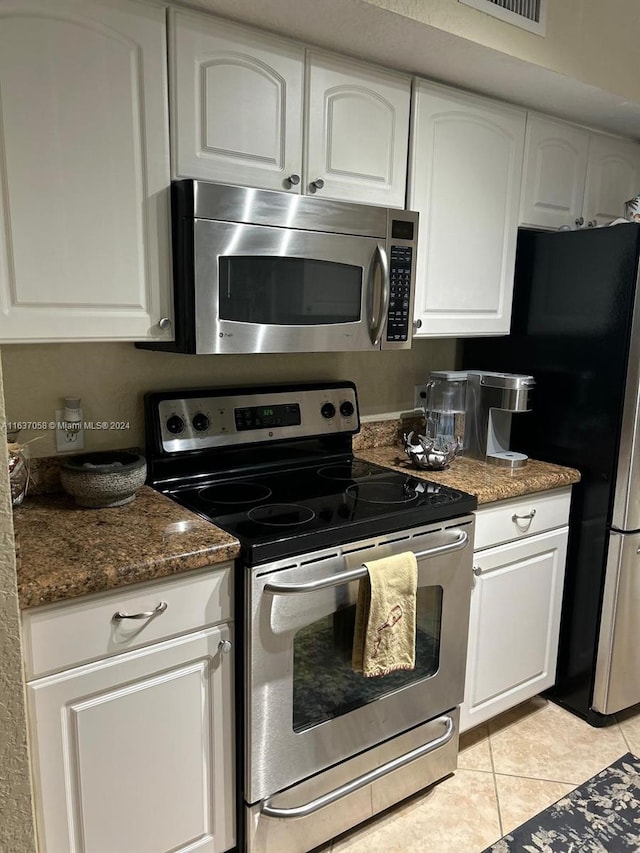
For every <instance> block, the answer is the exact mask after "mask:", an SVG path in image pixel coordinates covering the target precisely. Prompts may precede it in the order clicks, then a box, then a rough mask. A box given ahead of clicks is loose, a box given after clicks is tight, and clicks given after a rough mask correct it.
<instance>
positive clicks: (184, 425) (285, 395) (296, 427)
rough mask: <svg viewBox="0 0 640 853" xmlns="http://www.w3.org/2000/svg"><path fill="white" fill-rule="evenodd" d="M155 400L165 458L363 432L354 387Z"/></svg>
mask: <svg viewBox="0 0 640 853" xmlns="http://www.w3.org/2000/svg"><path fill="white" fill-rule="evenodd" d="M151 396H153V397H154V399H155V398H157V403H156V404H154V406H157V408H156V409H155V412H154V417H157V420H158V423H159V427H160V441H161V445H162V449H163V450H164V451H165V452H167V453H175V452H179V451H183V450H205V449H207V448H215V447H223V446H226V447H229V446H233V445H236V444H249V443H253V442H260V441H271V440H273V441H277V440H278V439H286V438H305V437H308V436H322V435H332V434H336V433H355V432H357V431H358V430H359V429H360V419H359V415H358V401H357V397H356V390H355V387H354V386H353V385H351V384H345V385H336V386H330V387H313V388H303V389H300V388H297V387H294V388H291V389H284V388H283V389H280V388H277V389H271V388H269V389H256V390H255V391H252V390H249V389H247V390H246V391H244V390H240V391H239V390H237V389H236V390H233V391H232V392H226V391H225V389H221V390H212V391H197V392H194V393H193V396H189V395H188V394H186V395H184V396H177V395H176V394H174V393H173V392H171V393H170V394H168V395H167V396H166V397H165V398H163V395H162V394H155V395H151Z"/></svg>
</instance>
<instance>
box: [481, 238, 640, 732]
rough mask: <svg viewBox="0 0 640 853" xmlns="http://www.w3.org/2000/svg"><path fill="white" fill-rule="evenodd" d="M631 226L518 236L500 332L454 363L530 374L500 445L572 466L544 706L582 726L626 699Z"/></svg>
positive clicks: (633, 393)
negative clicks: (556, 632) (551, 671)
mask: <svg viewBox="0 0 640 853" xmlns="http://www.w3.org/2000/svg"><path fill="white" fill-rule="evenodd" d="M639 258H640V225H637V224H631V223H627V224H621V225H615V226H613V227H607V228H590V229H588V230H587V229H585V230H584V231H567V232H560V233H537V232H533V231H524V230H522V231H520V233H519V236H518V251H517V257H516V280H515V290H514V301H513V315H512V322H511V335H510V336H508V337H505V338H500V339H485V340H477V341H467V342H466V343H465V348H464V360H465V363H466V364H468V365H469V366H473V367H483V366H486V367H488V368H490V369H492V370H496V369H497V370H517V371H521V372H523V373H532V374H534V375H535V377H536V388H535V391H534V394H535V397H534V399H533V407H532V412H531V413H530V414H528V415H527V416H526V417H522V418H515V419H514V424H513V435H514V444H515V446H517V447H518V448H521V449H522V450H524V451H526V452H527V453H528V454H530V455H531V456H534V457H535V458H536V459H543V460H546V461H548V462H556V463H559V464H564V465H570V466H572V467H574V468H577V469H578V470H579V471H580V474H581V480H580V482H579V483H576V485H575V486H574V487H573V498H572V501H571V519H570V525H569V550H568V558H567V573H566V581H565V590H564V597H563V602H562V617H561V626H560V645H559V649H558V669H557V674H556V684H555V686H554V688H553V690H552V692H551V694H550V695H551V696H552V698H553V699H554V700H555V701H557V702H559V703H560V704H561V705H563V706H564V707H566V708H568V709H569V710H571V711H573V712H574V713H576V714H578V715H580V716H581V717H584V718H585V719H586V720H587V721H588V722H590V723H592V724H593V725H603V724H605V723H607V722H611V721H612V720H613V718H612V717H611V715H612V714H615V713H616V712H618V711H621V710H622V709H624V708H627V707H629V706H631V705H634V704H636V703H638V702H640V646H639V645H638V637H640V583H639V579H640V556H638V554H639V548H640V445H639V441H640V439H639V435H638V425H639V414H640V298H639V288H638V282H639V276H638V269H639V265H638V260H639Z"/></svg>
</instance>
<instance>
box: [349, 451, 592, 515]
mask: <svg viewBox="0 0 640 853" xmlns="http://www.w3.org/2000/svg"><path fill="white" fill-rule="evenodd" d="M357 456H358V457H359V458H360V459H364V460H365V461H367V462H375V463H377V464H378V465H385V466H387V467H388V468H393V469H394V470H396V471H405V472H408V473H412V474H414V475H415V476H416V477H421V478H422V479H424V480H431V481H433V482H434V483H442V485H444V486H451V488H453V489H460V490H461V491H463V492H469V493H470V494H472V495H476V496H477V498H478V504H487V503H492V502H493V501H502V500H506V499H507V498H517V497H519V496H520V495H528V494H530V493H531V492H543V491H546V490H547V489H559V488H561V487H562V486H570V485H571V484H572V483H577V482H578V481H579V480H580V472H579V471H576V470H575V468H565V467H564V466H562V465H552V464H550V463H549V462H538V461H537V460H535V459H529V461H528V462H527V464H526V465H525V466H524V467H522V468H514V469H513V470H511V469H509V468H500V467H498V466H497V465H488V464H487V463H486V462H480V461H479V460H477V459H468V458H467V457H465V456H458V457H457V458H456V459H454V460H453V462H452V463H451V465H450V466H449V468H445V470H444V471H423V470H419V469H417V468H415V467H414V466H413V464H412V463H411V462H410V461H409V460H408V459H407V457H406V456H405V454H404V452H403V450H402V449H401V448H400V447H397V446H386V447H372V448H367V449H364V448H360V449H358V451H357Z"/></svg>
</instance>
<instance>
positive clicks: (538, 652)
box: [460, 527, 569, 730]
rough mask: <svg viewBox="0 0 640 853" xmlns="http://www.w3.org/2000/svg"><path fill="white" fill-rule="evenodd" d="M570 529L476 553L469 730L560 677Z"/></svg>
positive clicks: (465, 718)
mask: <svg viewBox="0 0 640 853" xmlns="http://www.w3.org/2000/svg"><path fill="white" fill-rule="evenodd" d="M568 529H569V528H568V527H562V528H559V529H557V530H553V531H551V532H549V533H541V534H539V535H538V536H531V537H529V538H528V539H522V540H520V541H519V542H511V543H508V544H506V545H500V546H498V547H497V548H489V549H487V550H486V551H480V552H478V553H476V554H475V555H474V574H475V585H474V589H473V592H472V594H471V615H470V622H469V645H468V651H467V675H466V682H465V699H464V703H463V705H462V707H461V713H460V728H461V730H465V729H469V728H472V727H473V726H476V725H478V723H482V722H484V721H485V720H488V719H490V718H491V717H494V716H495V715H496V714H500V713H502V711H506V710H507V709H508V708H511V707H513V706H514V705H517V704H518V703H519V702H523V701H524V700H525V699H529V698H531V696H535V695H536V693H540V692H541V691H542V690H546V689H547V688H548V687H551V685H552V684H553V683H554V681H555V674H556V673H555V670H556V659H557V654H558V633H559V630H560V606H561V603H562V585H563V581H564V568H565V560H566V553H567V537H568Z"/></svg>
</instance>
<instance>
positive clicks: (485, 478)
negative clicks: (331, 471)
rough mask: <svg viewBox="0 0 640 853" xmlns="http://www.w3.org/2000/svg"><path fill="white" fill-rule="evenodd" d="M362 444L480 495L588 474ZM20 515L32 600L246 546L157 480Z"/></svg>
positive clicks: (20, 545)
mask: <svg viewBox="0 0 640 853" xmlns="http://www.w3.org/2000/svg"><path fill="white" fill-rule="evenodd" d="M356 454H357V456H358V457H359V458H361V459H364V460H366V461H369V462H375V463H377V464H378V465H384V466H386V467H389V468H393V469H394V470H396V471H404V472H410V473H412V474H414V475H415V476H416V477H421V478H423V479H426V480H432V481H434V482H437V483H442V484H443V485H446V486H451V487H452V488H455V489H461V490H462V491H465V492H470V493H471V494H474V495H476V496H477V498H478V504H479V505H482V504H487V503H492V502H493V501H499V500H505V499H507V498H514V497H519V496H521V495H527V494H530V493H532V492H540V491H546V490H548V489H556V488H561V487H562V486H569V485H571V484H572V483H577V482H578V480H579V479H580V474H579V472H578V471H576V470H575V469H573V468H565V467H563V466H560V465H551V464H549V463H547V462H538V461H536V460H534V459H530V460H529V461H528V463H527V465H525V466H524V467H523V468H517V469H515V470H513V471H511V470H509V469H505V468H499V467H496V466H494V465H487V464H486V463H485V462H480V461H477V460H475V459H468V458H466V457H458V458H456V459H455V460H454V461H453V463H452V464H451V466H450V467H449V468H447V469H445V470H444V471H421V470H418V469H416V468H415V467H414V466H413V465H412V464H411V463H410V462H409V460H408V459H407V458H406V456H405V454H404V452H403V450H402V448H401V447H400V446H399V445H397V444H393V445H391V444H389V445H385V446H382V447H362V446H361V447H359V448H358V449H357V450H356ZM13 518H14V527H15V533H16V549H17V554H18V594H19V600H20V606H21V607H22V608H23V609H26V608H28V607H36V606H38V605H41V604H50V603H52V602H56V601H63V600H67V599H72V598H75V597H77V596H80V595H84V594H86V593H91V592H102V591H105V590H110V589H117V588H118V587H121V586H127V585H129V584H135V583H140V582H142V581H149V580H153V579H154V578H162V577H167V576H169V575H176V574H179V573H180V572H185V571H189V570H190V569H197V568H202V567H205V566H208V565H213V564H215V563H221V562H224V561H226V560H232V559H234V558H235V557H236V556H237V555H238V553H239V551H240V545H239V543H238V541H237V539H235V538H234V537H233V536H231V535H229V534H228V533H226V532H225V531H223V530H220V528H218V527H216V526H215V525H213V524H211V523H210V522H208V521H205V520H204V519H202V518H200V517H199V516H197V515H195V514H194V513H192V512H190V511H189V510H187V509H184V508H183V507H181V506H180V505H179V504H177V503H175V502H174V501H172V500H171V499H170V498H167V497H165V496H164V495H161V494H159V493H158V492H156V491H154V490H153V489H151V488H149V487H148V486H143V487H142V489H140V491H139V492H138V493H137V495H136V498H135V500H134V501H133V502H132V503H130V504H128V505H127V506H124V507H118V508H114V509H81V508H79V507H77V506H76V505H75V504H74V503H73V500H72V499H71V498H69V497H67V496H66V495H61V494H53V495H43V496H37V497H36V496H29V497H27V499H26V500H25V502H24V504H23V505H22V506H20V507H16V508H15V509H14V513H13Z"/></svg>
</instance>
